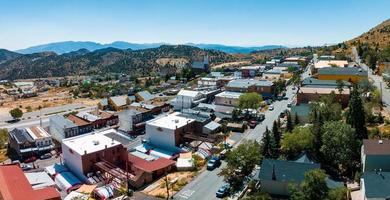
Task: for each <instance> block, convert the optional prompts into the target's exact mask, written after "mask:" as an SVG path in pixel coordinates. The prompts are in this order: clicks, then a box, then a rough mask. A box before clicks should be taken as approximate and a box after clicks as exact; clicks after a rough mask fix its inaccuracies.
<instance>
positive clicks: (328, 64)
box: [311, 59, 348, 74]
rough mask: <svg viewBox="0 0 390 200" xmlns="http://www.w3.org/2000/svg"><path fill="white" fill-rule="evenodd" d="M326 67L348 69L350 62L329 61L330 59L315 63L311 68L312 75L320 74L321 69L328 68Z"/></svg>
mask: <svg viewBox="0 0 390 200" xmlns="http://www.w3.org/2000/svg"><path fill="white" fill-rule="evenodd" d="M326 67H339V68H343V67H348V61H346V60H329V59H320V60H318V61H317V62H315V63H314V65H313V66H312V68H311V73H312V74H315V73H317V72H318V70H319V69H322V68H326Z"/></svg>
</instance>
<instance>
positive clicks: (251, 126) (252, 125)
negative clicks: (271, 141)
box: [248, 120, 259, 128]
mask: <svg viewBox="0 0 390 200" xmlns="http://www.w3.org/2000/svg"><path fill="white" fill-rule="evenodd" d="M258 123H259V122H257V121H256V120H252V121H249V123H248V126H249V127H250V128H255V127H256V126H257V124H258Z"/></svg>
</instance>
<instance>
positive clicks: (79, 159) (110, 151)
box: [62, 129, 126, 180]
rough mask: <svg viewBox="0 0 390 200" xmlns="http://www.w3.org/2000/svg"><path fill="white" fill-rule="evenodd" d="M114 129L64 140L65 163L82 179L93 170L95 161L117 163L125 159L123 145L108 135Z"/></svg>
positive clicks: (63, 153) (63, 154)
mask: <svg viewBox="0 0 390 200" xmlns="http://www.w3.org/2000/svg"><path fill="white" fill-rule="evenodd" d="M110 132H112V129H110V130H106V131H102V132H97V133H95V132H93V133H87V134H84V135H79V136H75V137H72V138H67V139H63V140H62V156H63V158H64V163H65V165H66V166H67V167H68V168H69V170H70V171H71V172H73V173H74V174H75V175H76V176H77V177H78V178H80V179H81V180H85V179H86V178H85V175H86V174H87V173H89V172H91V171H93V167H94V165H95V163H97V162H100V161H103V160H104V161H107V162H110V163H115V162H116V161H120V160H122V159H123V155H122V153H123V152H126V150H124V148H123V145H122V144H121V143H120V142H118V141H116V140H114V139H111V138H110V137H108V136H107V135H106V134H108V133H110Z"/></svg>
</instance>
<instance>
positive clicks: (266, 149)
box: [262, 127, 277, 158]
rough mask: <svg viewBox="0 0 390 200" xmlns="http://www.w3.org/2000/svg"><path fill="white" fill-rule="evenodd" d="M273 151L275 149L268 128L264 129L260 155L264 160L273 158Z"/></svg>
mask: <svg viewBox="0 0 390 200" xmlns="http://www.w3.org/2000/svg"><path fill="white" fill-rule="evenodd" d="M275 149H277V146H276V142H275V138H274V136H273V135H272V134H271V133H270V131H269V130H268V127H265V132H264V136H263V139H262V153H263V156H264V157H265V158H274V157H275Z"/></svg>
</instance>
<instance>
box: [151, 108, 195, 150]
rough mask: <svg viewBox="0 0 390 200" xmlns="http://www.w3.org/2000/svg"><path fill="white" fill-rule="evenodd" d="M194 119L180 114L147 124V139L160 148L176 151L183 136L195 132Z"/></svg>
mask: <svg viewBox="0 0 390 200" xmlns="http://www.w3.org/2000/svg"><path fill="white" fill-rule="evenodd" d="M193 122H195V120H194V119H191V118H186V117H182V116H180V113H179V112H175V113H172V114H170V115H167V116H164V117H161V118H157V119H153V120H150V121H148V122H146V137H147V138H148V140H149V142H150V143H151V144H152V145H154V146H156V147H159V148H162V149H166V150H170V151H176V150H177V146H178V145H179V144H180V142H181V138H182V135H183V134H185V133H187V132H191V131H193V127H194V126H193Z"/></svg>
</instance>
